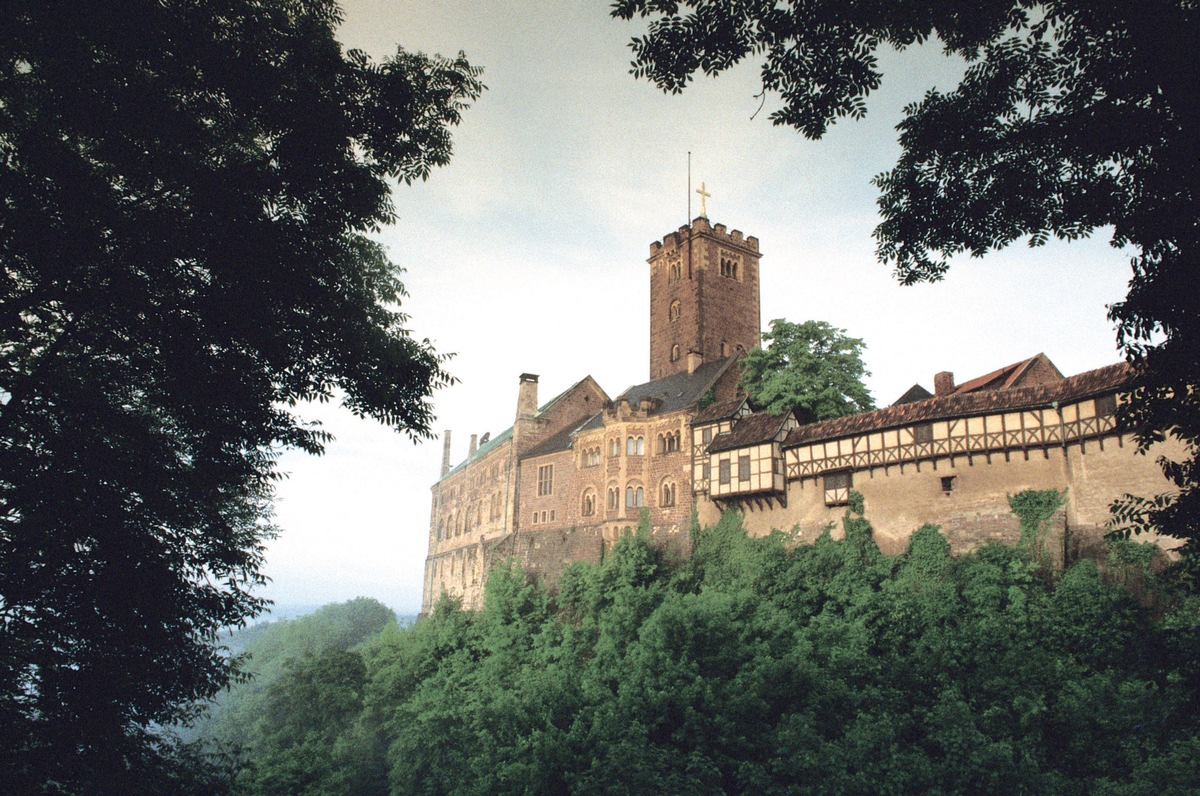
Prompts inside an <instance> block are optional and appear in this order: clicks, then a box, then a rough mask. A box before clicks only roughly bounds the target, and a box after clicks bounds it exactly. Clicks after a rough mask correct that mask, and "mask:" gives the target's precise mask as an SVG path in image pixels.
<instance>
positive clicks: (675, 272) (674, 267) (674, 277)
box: [667, 260, 683, 282]
mask: <svg viewBox="0 0 1200 796" xmlns="http://www.w3.org/2000/svg"><path fill="white" fill-rule="evenodd" d="M682 278H683V267H682V266H681V265H680V264H679V261H678V260H672V261H671V264H670V266H668V271H667V281H668V282H678V281H679V280H680V279H682Z"/></svg>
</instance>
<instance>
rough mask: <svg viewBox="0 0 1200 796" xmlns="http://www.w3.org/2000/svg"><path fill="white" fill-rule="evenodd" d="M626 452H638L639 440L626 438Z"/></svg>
mask: <svg viewBox="0 0 1200 796" xmlns="http://www.w3.org/2000/svg"><path fill="white" fill-rule="evenodd" d="M625 453H626V454H627V455H629V456H633V455H635V454H636V453H637V440H636V439H635V438H633V437H630V438H628V439H627V440H625Z"/></svg>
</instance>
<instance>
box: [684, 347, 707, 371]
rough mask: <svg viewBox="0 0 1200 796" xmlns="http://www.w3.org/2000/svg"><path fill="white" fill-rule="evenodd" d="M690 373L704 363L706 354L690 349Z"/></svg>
mask: <svg viewBox="0 0 1200 796" xmlns="http://www.w3.org/2000/svg"><path fill="white" fill-rule="evenodd" d="M687 359H688V373H695V372H696V369H697V368H699V367H700V366H701V365H703V364H704V355H703V354H701V353H700V352H699V351H688V357H687Z"/></svg>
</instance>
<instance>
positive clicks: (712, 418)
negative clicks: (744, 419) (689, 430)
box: [692, 397, 749, 426]
mask: <svg viewBox="0 0 1200 796" xmlns="http://www.w3.org/2000/svg"><path fill="white" fill-rule="evenodd" d="M748 400H749V399H748V398H745V397H742V398H734V399H733V400H732V401H721V402H720V403H715V404H710V405H708V406H706V407H704V408H703V409H701V410H700V411H699V412H697V413H696V416H695V417H693V418H692V425H693V426H699V425H702V424H704V423H716V422H718V421H720V420H728V419H729V418H731V417H737V416H738V415H739V414H741V411H742V407H744V406H745V405H746V401H748Z"/></svg>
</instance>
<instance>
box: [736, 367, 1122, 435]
mask: <svg viewBox="0 0 1200 796" xmlns="http://www.w3.org/2000/svg"><path fill="white" fill-rule="evenodd" d="M1026 361H1029V360H1026ZM1018 364H1021V363H1018ZM1001 370H1006V369H1005V368H1001ZM989 375H990V374H989ZM1132 376H1133V369H1132V368H1131V367H1130V366H1129V365H1128V364H1126V363H1124V362H1119V363H1117V364H1115V365H1107V366H1105V367H1103V368H1097V369H1096V370H1089V371H1087V372H1085V373H1080V374H1079V375H1077V376H1071V377H1069V378H1065V379H1063V380H1062V381H1056V382H1053V383H1051V384H1040V385H1035V386H1032V387H1014V388H1011V389H992V390H981V389H979V388H978V387H976V388H974V389H975V391H974V392H967V393H965V394H959V393H957V392H955V393H953V394H951V395H943V396H940V397H934V398H927V399H925V400H923V401H913V402H912V403H906V404H899V405H893V406H888V407H885V408H883V409H876V410H875V411H873V412H862V413H860V414H857V415H847V416H846V417H837V418H834V419H832V420H822V421H820V422H818V423H809V424H808V425H806V426H800V427H799V428H794V429H792V430H791V431H790V432H789V433H788V435H787V439H786V440H784V445H785V446H787V447H794V446H796V445H803V444H806V443H809V442H813V441H816V440H823V439H837V438H839V437H848V436H853V435H857V434H864V433H867V432H869V431H879V430H882V429H885V428H894V427H897V426H907V425H912V424H913V423H920V422H925V421H930V420H941V419H945V418H951V417H967V416H971V415H981V414H988V413H990V412H1002V411H1012V410H1014V409H1024V408H1032V407H1037V406H1046V405H1048V404H1050V403H1052V402H1054V401H1058V402H1060V403H1062V402H1066V401H1074V400H1081V399H1084V398H1090V397H1092V396H1094V395H1100V394H1102V393H1108V392H1113V391H1115V390H1117V389H1119V388H1120V387H1121V386H1123V385H1124V384H1126V383H1127V382H1128V381H1129V380H1130V379H1131V378H1132ZM980 378H984V377H980ZM974 381H978V379H976V380H974ZM968 384H970V382H968ZM964 386H965V385H964ZM743 422H745V421H743Z"/></svg>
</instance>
